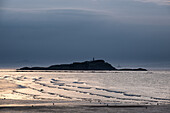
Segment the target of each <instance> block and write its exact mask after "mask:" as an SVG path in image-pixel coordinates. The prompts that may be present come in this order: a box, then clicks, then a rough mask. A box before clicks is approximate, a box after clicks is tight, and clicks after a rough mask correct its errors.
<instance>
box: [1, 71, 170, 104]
mask: <svg viewBox="0 0 170 113" xmlns="http://www.w3.org/2000/svg"><path fill="white" fill-rule="evenodd" d="M0 80H5V81H7V82H8V83H13V84H16V86H17V87H16V88H12V89H10V90H8V91H5V90H4V91H2V90H1V92H0V98H1V99H3V98H5V99H17V100H58V101H66V102H67V101H77V102H78V101H81V102H87V103H112V104H122V105H129V104H133V105H158V104H170V71H156V70H155V71H62V70H58V71H49V70H43V71H38V70H37V71H16V70H0ZM0 85H1V86H3V85H4V84H1V83H0Z"/></svg>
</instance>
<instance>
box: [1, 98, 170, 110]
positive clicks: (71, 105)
mask: <svg viewBox="0 0 170 113" xmlns="http://www.w3.org/2000/svg"><path fill="white" fill-rule="evenodd" d="M11 112H12V113H25V112H29V113H37V112H39V113H41V112H42V113H44V112H45V113H51V112H57V113H170V105H112V104H97V103H83V102H66V101H63V102H60V101H39V100H37V101H36V100H6V99H5V100H4V99H1V100H0V113H11Z"/></svg>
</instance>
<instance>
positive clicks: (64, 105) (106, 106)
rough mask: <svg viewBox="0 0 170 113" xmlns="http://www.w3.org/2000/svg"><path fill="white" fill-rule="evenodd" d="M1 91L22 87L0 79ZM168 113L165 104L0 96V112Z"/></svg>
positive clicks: (169, 112) (168, 105)
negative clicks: (128, 103)
mask: <svg viewBox="0 0 170 113" xmlns="http://www.w3.org/2000/svg"><path fill="white" fill-rule="evenodd" d="M0 84H1V85H0V94H1V92H3V93H4V92H6V93H8V92H12V91H13V90H14V89H20V88H22V87H21V86H20V85H18V84H15V83H14V82H11V81H8V80H2V79H1V80H0ZM25 112H28V113H37V112H39V113H41V112H43V113H44V112H45V113H51V112H54V113H56V112H57V113H64V112H65V113H170V104H167V105H161V104H160V105H149V104H148V105H142V104H139V105H126V104H125V105H123V104H115V103H100V102H98V103H97V102H90V101H75V100H74V101H67V100H57V99H44V100H41V99H27V100H24V99H7V98H3V94H1V98H0V113H25Z"/></svg>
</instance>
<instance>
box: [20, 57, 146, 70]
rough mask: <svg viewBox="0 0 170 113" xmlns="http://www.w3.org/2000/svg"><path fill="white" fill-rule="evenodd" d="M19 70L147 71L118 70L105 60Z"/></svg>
mask: <svg viewBox="0 0 170 113" xmlns="http://www.w3.org/2000/svg"><path fill="white" fill-rule="evenodd" d="M17 70H113V71H114V70H115V71H147V70H146V69H143V68H137V69H116V68H115V67H113V66H112V65H111V64H109V63H107V62H105V61H104V60H94V59H93V60H92V61H84V62H73V63H71V64H60V65H51V66H49V67H23V68H20V69H17Z"/></svg>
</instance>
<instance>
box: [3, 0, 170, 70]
mask: <svg viewBox="0 0 170 113" xmlns="http://www.w3.org/2000/svg"><path fill="white" fill-rule="evenodd" d="M93 57H95V58H96V59H104V60H106V61H108V62H110V63H111V64H112V65H118V64H120V65H123V64H126V63H127V64H128V65H133V64H144V65H145V64H146V65H147V64H155V65H158V64H159V65H166V64H170V0H0V68H11V67H20V66H41V65H42V66H48V65H51V64H59V63H71V62H73V61H84V60H91V59H92V58H93Z"/></svg>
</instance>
